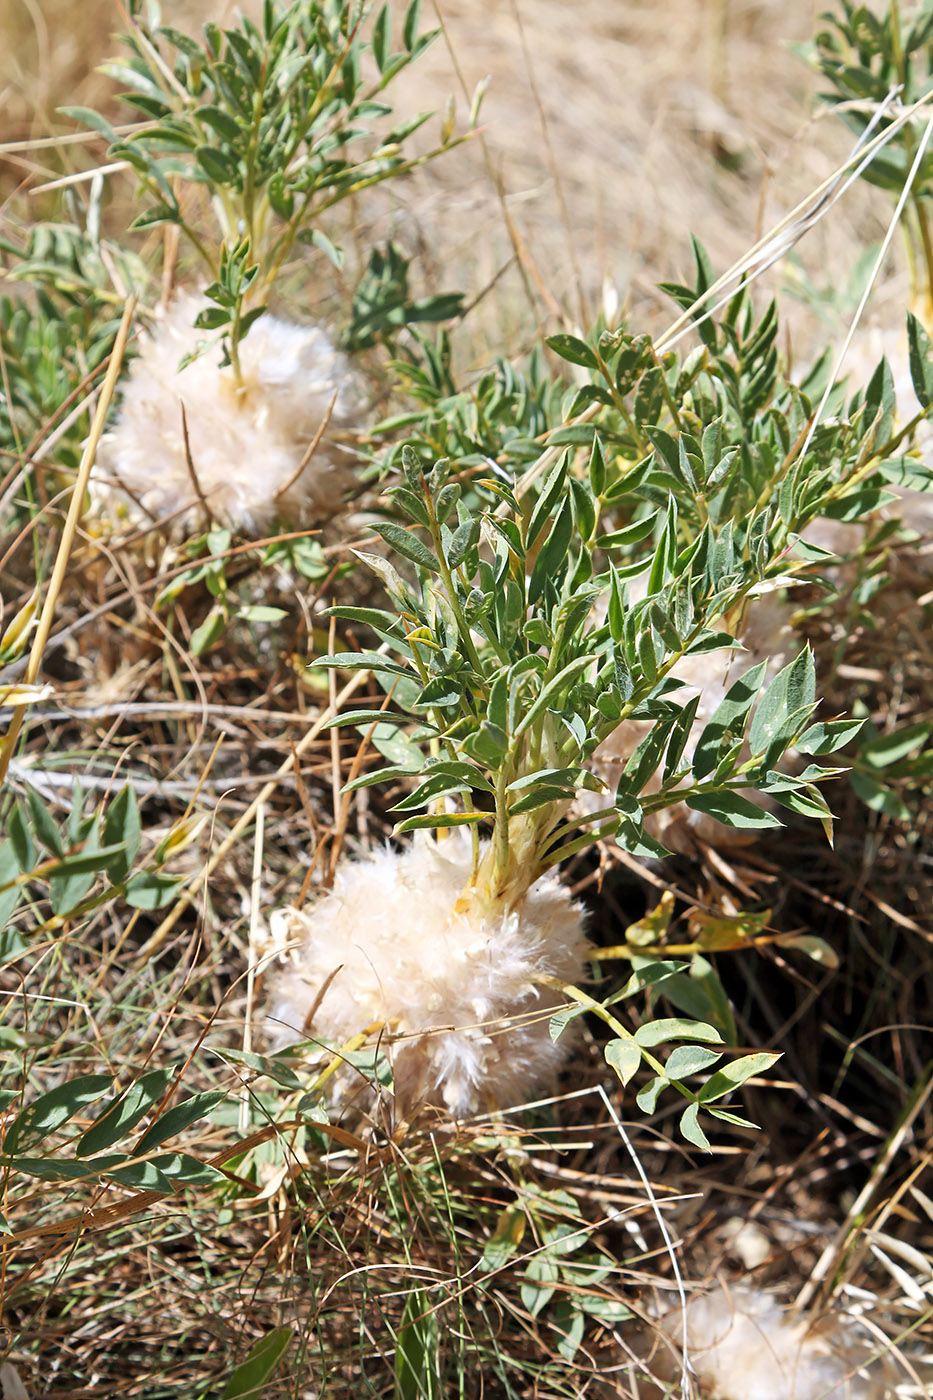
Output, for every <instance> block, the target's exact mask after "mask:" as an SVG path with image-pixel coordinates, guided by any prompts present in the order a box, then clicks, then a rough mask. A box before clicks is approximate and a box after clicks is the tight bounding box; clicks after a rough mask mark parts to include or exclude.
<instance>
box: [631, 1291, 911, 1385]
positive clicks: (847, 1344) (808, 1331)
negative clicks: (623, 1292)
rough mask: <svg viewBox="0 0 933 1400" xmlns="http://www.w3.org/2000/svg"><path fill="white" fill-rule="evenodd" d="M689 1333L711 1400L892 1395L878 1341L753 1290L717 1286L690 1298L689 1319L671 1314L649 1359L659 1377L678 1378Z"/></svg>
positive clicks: (693, 1360) (692, 1356)
mask: <svg viewBox="0 0 933 1400" xmlns="http://www.w3.org/2000/svg"><path fill="white" fill-rule="evenodd" d="M685 1324H686V1325H685ZM685 1330H686V1340H687V1354H688V1356H689V1361H690V1366H691V1368H692V1370H693V1371H694V1373H695V1375H696V1378H697V1381H698V1382H699V1391H700V1394H701V1395H703V1396H704V1397H707V1398H708V1400H885V1397H886V1396H890V1395H893V1394H894V1380H895V1378H894V1377H893V1376H892V1375H891V1374H889V1369H888V1367H887V1365H886V1364H885V1363H884V1362H882V1361H879V1360H873V1359H872V1354H873V1352H876V1350H877V1346H876V1345H872V1342H871V1340H870V1339H869V1338H868V1337H867V1336H866V1335H863V1334H861V1333H860V1332H858V1331H857V1330H856V1328H855V1325H854V1324H853V1323H851V1322H850V1321H849V1320H848V1319H845V1318H841V1317H827V1318H825V1319H822V1320H821V1321H820V1323H818V1324H817V1325H816V1326H810V1324H809V1323H807V1322H806V1321H805V1320H802V1319H799V1318H797V1319H795V1318H792V1317H790V1316H789V1315H788V1314H787V1313H786V1312H785V1311H784V1309H783V1308H781V1307H780V1305H779V1304H778V1303H777V1302H776V1301H775V1299H774V1298H772V1297H771V1296H770V1295H769V1294H766V1293H761V1292H758V1291H756V1290H755V1289H751V1288H736V1289H731V1290H726V1289H717V1290H716V1291H714V1292H713V1293H709V1294H707V1295H705V1296H704V1297H700V1298H694V1299H692V1300H691V1301H690V1302H689V1303H688V1304H687V1308H686V1316H685V1315H684V1311H683V1310H681V1309H680V1308H678V1309H676V1310H675V1311H674V1312H673V1313H670V1314H668V1315H667V1316H666V1317H665V1318H664V1319H663V1321H662V1323H661V1332H662V1334H663V1339H662V1340H659V1342H658V1346H657V1351H656V1352H655V1355H654V1356H653V1357H652V1362H651V1366H652V1370H653V1371H654V1372H656V1373H657V1375H658V1378H659V1379H665V1380H672V1381H673V1380H676V1379H677V1378H678V1377H679V1375H680V1372H681V1365H682V1362H681V1349H682V1347H683V1343H684V1332H685ZM639 1393H640V1394H644V1395H645V1396H646V1397H647V1396H648V1395H651V1396H652V1397H655V1396H657V1397H660V1395H661V1394H662V1392H661V1391H660V1390H657V1391H653V1390H652V1391H640V1392H639ZM663 1393H664V1394H668V1393H669V1392H668V1391H664V1392H663Z"/></svg>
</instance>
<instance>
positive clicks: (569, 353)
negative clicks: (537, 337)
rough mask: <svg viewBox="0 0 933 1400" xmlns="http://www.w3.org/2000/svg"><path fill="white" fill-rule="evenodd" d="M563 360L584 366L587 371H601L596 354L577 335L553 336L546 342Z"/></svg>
mask: <svg viewBox="0 0 933 1400" xmlns="http://www.w3.org/2000/svg"><path fill="white" fill-rule="evenodd" d="M545 344H546V345H549V346H550V347H551V349H552V350H553V351H554V353H555V355H559V356H560V358H561V359H562V360H567V361H568V362H569V363H570V364H572V365H583V366H584V367H585V368H586V369H595V370H598V369H599V360H598V359H597V358H596V352H595V351H594V350H592V349H591V348H590V346H589V345H587V343H586V341H585V340H581V339H580V338H579V336H576V335H551V336H548V338H547V340H546V341H545Z"/></svg>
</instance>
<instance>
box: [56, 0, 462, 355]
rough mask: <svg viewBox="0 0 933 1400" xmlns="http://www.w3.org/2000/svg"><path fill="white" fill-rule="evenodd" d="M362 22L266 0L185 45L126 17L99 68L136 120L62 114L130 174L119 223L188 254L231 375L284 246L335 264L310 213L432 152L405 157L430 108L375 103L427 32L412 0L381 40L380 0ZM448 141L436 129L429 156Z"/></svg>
mask: <svg viewBox="0 0 933 1400" xmlns="http://www.w3.org/2000/svg"><path fill="white" fill-rule="evenodd" d="M136 8H140V7H136ZM370 19H372V7H371V6H369V5H367V4H361V3H359V0H293V3H291V4H282V3H275V0H266V3H265V4H264V5H263V9H262V16H261V21H260V23H259V24H254V23H253V22H252V20H250V19H247V18H244V19H242V21H241V23H240V24H239V26H237V27H236V28H231V29H221V28H220V27H219V26H217V25H216V24H208V25H206V26H205V27H204V31H203V37H202V38H200V39H194V38H191V37H190V36H188V35H186V34H183V33H182V32H181V31H179V30H177V29H175V28H173V27H171V26H169V25H165V24H153V25H149V24H147V23H145V22H144V21H143V19H142V18H138V17H137V18H136V19H135V22H134V27H133V29H132V31H131V32H130V33H129V34H128V35H127V36H125V40H124V42H125V46H126V49H127V51H128V52H127V55H126V57H124V58H122V59H120V60H119V61H115V62H113V63H111V64H109V65H107V71H108V72H109V73H110V75H111V76H112V77H113V78H115V79H116V80H117V81H119V82H121V83H122V84H124V85H125V86H126V87H127V88H128V91H127V92H125V93H124V94H123V96H124V99H125V101H127V102H128V103H129V104H130V105H131V106H132V107H133V108H134V109H135V110H136V112H137V113H139V114H141V116H142V117H143V118H144V121H143V123H142V124H141V125H140V126H139V128H138V129H137V130H135V131H133V132H131V133H130V134H129V135H125V134H124V135H121V134H118V133H117V132H116V131H115V130H114V128H113V127H112V126H111V125H110V123H109V122H108V121H107V120H106V119H105V118H104V117H102V116H101V115H100V114H99V113H97V112H94V111H91V110H89V109H87V108H71V109H69V112H70V115H72V116H73V117H75V118H76V119H77V120H79V121H81V122H83V123H85V124H86V125H88V126H91V127H93V128H94V129H95V130H97V131H100V132H102V133H103V134H104V135H105V136H107V138H108V139H109V141H110V149H109V155H110V158H111V159H112V160H115V161H124V162H126V163H127V164H128V165H129V166H131V167H132V169H133V171H134V172H135V173H136V175H137V176H138V179H139V198H140V200H141V202H142V205H143V208H142V211H141V213H140V214H139V215H138V217H137V218H136V220H135V222H134V224H133V228H136V229H143V228H151V227H153V226H155V225H160V224H174V225H176V226H177V227H178V228H179V229H180V230H181V233H182V234H183V236H184V237H185V238H186V240H187V242H188V243H189V245H190V246H191V247H192V248H193V249H194V250H195V251H196V253H197V254H198V255H199V257H200V259H201V261H202V263H203V265H204V268H205V270H206V271H207V272H208V274H209V276H210V279H211V280H210V282H209V284H208V287H207V296H208V298H209V300H210V302H211V305H210V306H209V307H208V308H207V309H205V310H204V311H203V312H202V313H201V315H200V316H199V318H198V323H197V324H198V326H199V327H200V328H201V329H204V330H208V331H221V332H222V333H223V342H224V345H225V348H226V350H227V353H228V355H229V358H230V361H231V363H232V364H233V365H234V367H235V368H236V365H237V351H238V345H239V342H240V340H241V339H242V337H243V336H244V335H245V334H246V333H247V331H248V329H249V326H250V324H251V323H252V321H253V320H255V319H256V318H257V317H258V316H259V315H261V313H262V310H263V299H264V296H265V294H266V292H267V291H268V288H269V287H270V285H271V284H272V282H273V280H274V279H275V277H276V275H277V273H278V272H279V270H280V268H281V267H282V265H283V263H284V262H285V260H286V259H287V258H289V257H290V256H292V255H293V253H294V251H295V245H296V243H298V242H304V243H307V244H310V245H312V246H316V247H317V248H319V249H321V250H322V251H323V252H324V253H325V254H326V255H327V256H328V257H330V258H331V259H332V260H333V261H334V262H335V263H336V264H337V265H338V266H340V265H341V263H342V253H341V250H340V249H339V248H336V247H335V246H334V245H333V244H332V243H331V242H330V240H329V239H328V237H327V236H326V234H325V233H324V231H323V229H322V228H321V227H320V220H321V218H322V216H323V215H324V214H325V213H326V212H327V211H328V210H329V209H331V208H332V207H333V206H334V205H336V204H339V203H340V202H341V200H344V199H346V198H348V197H349V196H350V195H355V194H357V193H359V192H360V191H361V190H364V189H367V188H369V187H370V186H373V185H376V184H379V183H381V182H382V181H383V180H386V179H390V178H392V177H394V176H397V175H399V174H402V173H404V172H405V171H407V170H410V169H411V168H412V167H413V166H414V165H416V164H420V163H422V162H423V161H424V160H427V159H430V157H431V155H432V154H435V153H436V152H431V153H429V154H427V155H421V156H413V155H409V154H407V153H406V151H405V146H406V143H407V142H408V140H409V138H410V137H411V135H412V134H413V133H414V132H415V131H416V130H418V128H419V127H420V126H422V125H423V124H424V122H425V121H426V120H427V119H428V117H429V116H430V113H426V112H423V113H420V114H419V115H417V116H415V117H413V118H410V119H407V120H405V121H402V122H401V123H398V124H396V125H395V126H392V125H391V123H390V122H389V121H388V120H387V119H389V118H391V115H392V109H391V107H390V106H389V105H388V104H387V103H386V102H385V100H384V92H385V89H386V88H387V87H388V85H389V84H390V83H391V81H392V79H393V78H394V77H395V76H396V75H397V74H398V73H399V72H401V70H402V69H404V68H405V67H407V66H408V64H409V63H411V62H413V61H414V60H415V59H417V58H418V57H419V55H420V54H421V53H423V52H424V50H425V48H427V46H428V45H429V44H430V43H431V41H432V40H433V39H434V37H435V35H436V31H433V32H429V33H424V34H421V33H419V27H420V3H419V0H412V3H411V4H409V6H408V9H407V10H406V11H405V14H404V17H403V19H402V24H401V32H400V33H399V34H397V35H396V36H394V37H393V34H392V22H391V15H390V7H389V5H388V4H385V5H383V7H382V8H381V9H380V10H379V12H378V14H376V15H375V18H374V19H372V23H371V24H370V23H369V20H370ZM373 68H374V70H375V72H374V73H373V72H372V69H373ZM461 139H462V138H461ZM455 144H456V138H452V133H451V132H450V131H448V130H447V128H446V127H445V129H444V131H443V132H442V138H441V143H440V145H439V146H438V148H437V150H440V149H443V148H445V147H447V146H451V145H455ZM179 181H181V182H183V183H184V182H187V183H189V184H196V185H201V186H203V187H204V189H205V190H206V192H207V193H208V195H209V196H210V201H209V204H208V205H207V206H206V211H205V212H206V216H205V212H202V214H200V215H192V214H190V213H189V212H188V207H189V206H188V204H186V203H185V201H183V200H181V199H180V198H179V194H178V185H179Z"/></svg>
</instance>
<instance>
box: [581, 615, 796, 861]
mask: <svg viewBox="0 0 933 1400" xmlns="http://www.w3.org/2000/svg"><path fill="white" fill-rule="evenodd" d="M738 639H739V641H741V643H742V647H743V650H741V651H707V652H701V653H699V654H698V655H693V656H685V657H684V658H683V660H682V661H678V662H677V664H676V665H675V666H674V667H673V669H672V670H671V673H670V674H671V675H672V676H673V677H674V679H675V680H678V681H681V682H682V685H681V688H680V689H679V690H678V691H677V692H676V693H675V694H674V695H673V697H672V698H673V699H674V700H675V701H676V702H677V703H678V704H686V703H687V701H688V700H692V699H693V697H694V696H695V695H699V697H700V700H699V705H698V707H697V712H696V718H695V720H694V722H693V725H692V727H691V730H690V734H689V736H688V739H687V744H686V747H685V749H684V755H683V763H684V764H685V765H686V764H688V763H689V762H690V761H691V759H692V757H693V752H694V750H695V748H696V745H697V742H698V740H699V738H700V735H701V734H702V732H703V730H704V729H705V727H706V725H707V724H708V723H709V721H710V720H711V719H712V717H713V714H714V712H715V711H716V709H717V707H718V706H719V705H720V704H721V702H722V701H723V700H724V699H725V697H726V693H727V691H728V690H729V689H730V687H731V686H733V685H734V684H735V682H736V681H737V680H739V679H740V677H741V676H743V675H744V674H745V672H746V671H750V670H751V669H752V667H753V666H757V665H758V664H759V663H760V662H762V661H764V662H765V663H766V670H765V677H764V681H763V686H764V685H767V684H768V683H769V682H770V681H772V680H773V679H774V677H775V676H776V675H777V673H778V671H780V670H781V668H782V667H783V666H786V665H787V663H788V661H789V660H790V657H791V654H792V643H793V629H792V628H791V626H790V609H789V608H788V607H787V606H786V605H785V604H784V603H782V602H780V601H779V600H778V599H777V598H775V596H774V594H773V593H769V594H766V595H764V596H763V597H760V598H753V599H752V600H751V601H750V602H749V603H748V604H747V606H746V608H745V614H744V617H743V619H742V624H741V627H740V628H739V637H738ZM651 728H652V725H651V723H650V722H649V721H647V720H631V719H630V720H624V721H623V722H622V724H620V725H619V727H618V728H617V729H615V730H614V731H613V732H612V734H610V735H609V737H608V739H605V740H604V741H603V743H602V744H600V746H599V748H598V749H597V750H596V752H595V753H594V755H593V757H592V759H591V760H590V767H591V768H592V769H593V771H594V772H595V773H596V774H597V776H598V777H600V778H602V780H603V782H604V783H605V784H606V786H607V788H608V789H609V792H610V793H611V794H614V793H615V790H616V788H617V787H618V784H619V779H620V778H621V776H622V770H623V768H624V767H625V764H626V763H627V762H628V760H629V758H630V757H631V756H632V754H633V753H634V752H635V750H636V748H637V747H638V745H639V744H640V743H641V741H642V739H644V738H645V736H646V735H647V734H648V733H649V732H650V730H651ZM742 757H743V758H747V757H748V754H747V751H743V753H742ZM660 786H661V772H660V770H658V771H656V772H655V773H654V774H653V775H652V776H651V778H650V779H649V781H648V783H647V785H646V788H645V792H646V793H649V794H650V793H653V792H657V791H658V789H659V788H660ZM745 796H747V797H751V798H752V799H753V800H756V801H758V800H761V799H758V798H757V797H756V794H755V793H753V792H746V793H745ZM579 801H580V804H581V806H583V808H584V809H585V810H588V811H596V810H598V809H599V808H601V807H604V806H605V805H606V799H605V797H604V796H603V795H597V794H592V793H586V794H582V795H581V796H580V798H579ZM645 829H646V831H647V832H648V834H649V835H650V836H653V837H654V838H655V840H656V841H660V842H661V843H662V845H664V846H666V847H667V848H668V850H671V851H680V852H682V853H684V854H691V853H693V852H694V851H695V847H696V843H697V842H698V841H699V842H702V843H703V844H704V845H708V846H713V847H716V846H719V847H723V848H728V847H732V846H739V845H744V844H745V843H746V842H747V841H748V840H749V834H748V832H747V831H741V830H739V829H737V828H733V827H729V826H725V825H723V823H722V822H717V821H716V820H715V818H713V817H710V816H707V815H706V813H704V812H695V811H693V810H692V809H691V808H689V807H687V806H686V805H685V804H684V803H683V802H678V803H675V804H674V805H672V806H670V807H663V808H662V809H661V810H660V811H658V812H653V813H650V814H649V815H648V817H647V818H646V820H645Z"/></svg>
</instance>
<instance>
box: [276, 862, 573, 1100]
mask: <svg viewBox="0 0 933 1400" xmlns="http://www.w3.org/2000/svg"><path fill="white" fill-rule="evenodd" d="M469 878H470V847H469V842H467V841H465V840H461V839H459V838H456V837H451V838H448V839H447V840H443V841H435V840H431V839H427V838H425V839H423V840H419V841H416V843H415V844H414V845H412V846H411V847H410V848H408V849H407V850H405V851H403V852H402V853H399V852H397V851H392V850H381V851H376V852H374V853H372V854H371V855H369V856H368V857H367V858H366V859H365V860H361V861H358V862H349V861H348V862H346V863H344V864H343V865H342V866H341V867H340V868H339V870H338V873H337V877H336V880H335V882H334V887H333V889H332V890H331V891H330V893H328V894H327V895H325V896H324V897H323V898H322V899H321V900H320V901H319V902H318V903H317V904H315V905H314V906H313V907H312V908H311V909H309V910H308V912H307V913H304V912H300V911H298V910H295V909H291V910H279V911H277V912H276V913H275V914H273V916H272V919H271V921H270V922H271V931H272V935H273V938H274V939H275V941H276V942H281V941H286V940H287V941H288V942H290V943H293V944H294V943H295V942H296V941H297V943H298V946H297V947H293V950H292V952H291V954H290V956H289V957H288V959H287V962H286V965H285V967H284V968H283V970H282V971H281V972H279V973H278V974H277V975H276V978H275V981H274V985H273V987H272V991H271V996H270V1008H271V1009H270V1012H269V1020H268V1025H269V1029H270V1033H271V1035H272V1036H273V1037H274V1038H277V1039H278V1040H279V1042H280V1043H281V1042H287V1041H289V1040H295V1039H298V1038H303V1037H306V1036H307V1037H309V1038H314V1039H318V1040H321V1041H323V1042H327V1043H329V1044H331V1045H334V1046H336V1047H337V1048H338V1049H339V1048H340V1046H342V1045H345V1044H346V1043H347V1042H348V1041H350V1040H351V1039H352V1038H353V1037H354V1036H356V1035H358V1034H359V1033H360V1032H361V1031H364V1030H366V1029H367V1028H372V1034H373V1038H375V1036H376V1034H377V1033H379V1034H380V1035H381V1044H382V1046H383V1047H384V1049H385V1051H386V1053H387V1055H388V1057H389V1060H390V1062H391V1065H392V1071H393V1082H394V1093H395V1100H396V1104H397V1105H398V1106H399V1108H400V1109H401V1110H402V1111H406V1110H407V1109H408V1108H410V1107H411V1106H412V1105H414V1104H417V1103H422V1102H426V1103H430V1104H434V1105H437V1106H439V1107H441V1108H444V1109H446V1110H447V1111H449V1112H450V1113H452V1114H454V1115H456V1116H464V1115H469V1114H471V1113H476V1112H483V1111H489V1110H493V1109H497V1108H507V1107H509V1106H510V1105H514V1104H518V1103H523V1102H526V1101H528V1100H529V1099H531V1098H533V1097H534V1096H535V1094H536V1093H537V1092H538V1091H539V1090H542V1089H545V1088H547V1087H548V1086H549V1085H550V1084H551V1082H552V1081H553V1079H554V1076H555V1074H556V1071H557V1069H558V1066H559V1064H560V1061H561V1059H562V1058H563V1055H564V1050H565V1044H564V1041H565V1039H566V1037H564V1038H562V1039H561V1041H560V1042H558V1043H557V1044H555V1043H554V1042H553V1041H552V1039H551V1036H550V1034H549V1027H548V1020H549V1012H551V1011H553V1010H554V1009H555V1008H556V1007H557V1006H559V1005H560V1004H561V1003H562V1001H563V997H562V996H561V993H560V991H559V989H558V988H555V987H553V986H550V985H548V984H547V983H546V982H545V981H544V979H555V980H556V981H557V982H558V983H562V982H568V981H569V982H573V981H576V980H577V979H578V978H579V976H580V975H581V970H582V965H583V957H584V951H585V946H586V941H585V938H584V932H583V914H582V911H581V909H580V907H579V906H578V905H577V904H575V903H574V902H573V900H572V899H571V897H570V895H569V893H568V892H567V890H566V889H564V887H563V886H561V885H560V884H559V882H558V881H557V880H555V879H551V878H547V879H543V880H540V881H538V883H537V884H535V885H534V887H533V888H532V889H531V890H530V891H529V892H528V895H527V897H526V899H525V901H524V903H523V905H522V907H521V908H520V909H515V910H513V911H512V912H504V913H496V912H493V911H492V910H491V909H489V907H488V906H487V907H485V908H480V907H479V906H477V905H475V904H474V903H472V901H471V900H470V898H469V892H468V891H467V892H466V893H464V892H465V890H466V887H467V885H468V882H469ZM378 1028H382V1029H381V1031H379V1030H378ZM338 1089H339V1092H340V1096H341V1098H342V1099H343V1100H344V1101H349V1100H353V1099H354V1098H355V1099H357V1100H361V1101H362V1103H363V1105H364V1106H366V1107H368V1105H369V1101H370V1091H369V1086H368V1083H367V1082H366V1081H365V1080H364V1079H363V1078H362V1077H361V1076H360V1075H359V1074H357V1073H355V1072H354V1071H352V1070H350V1069H344V1070H342V1071H341V1072H340V1075H339V1076H338Z"/></svg>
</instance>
